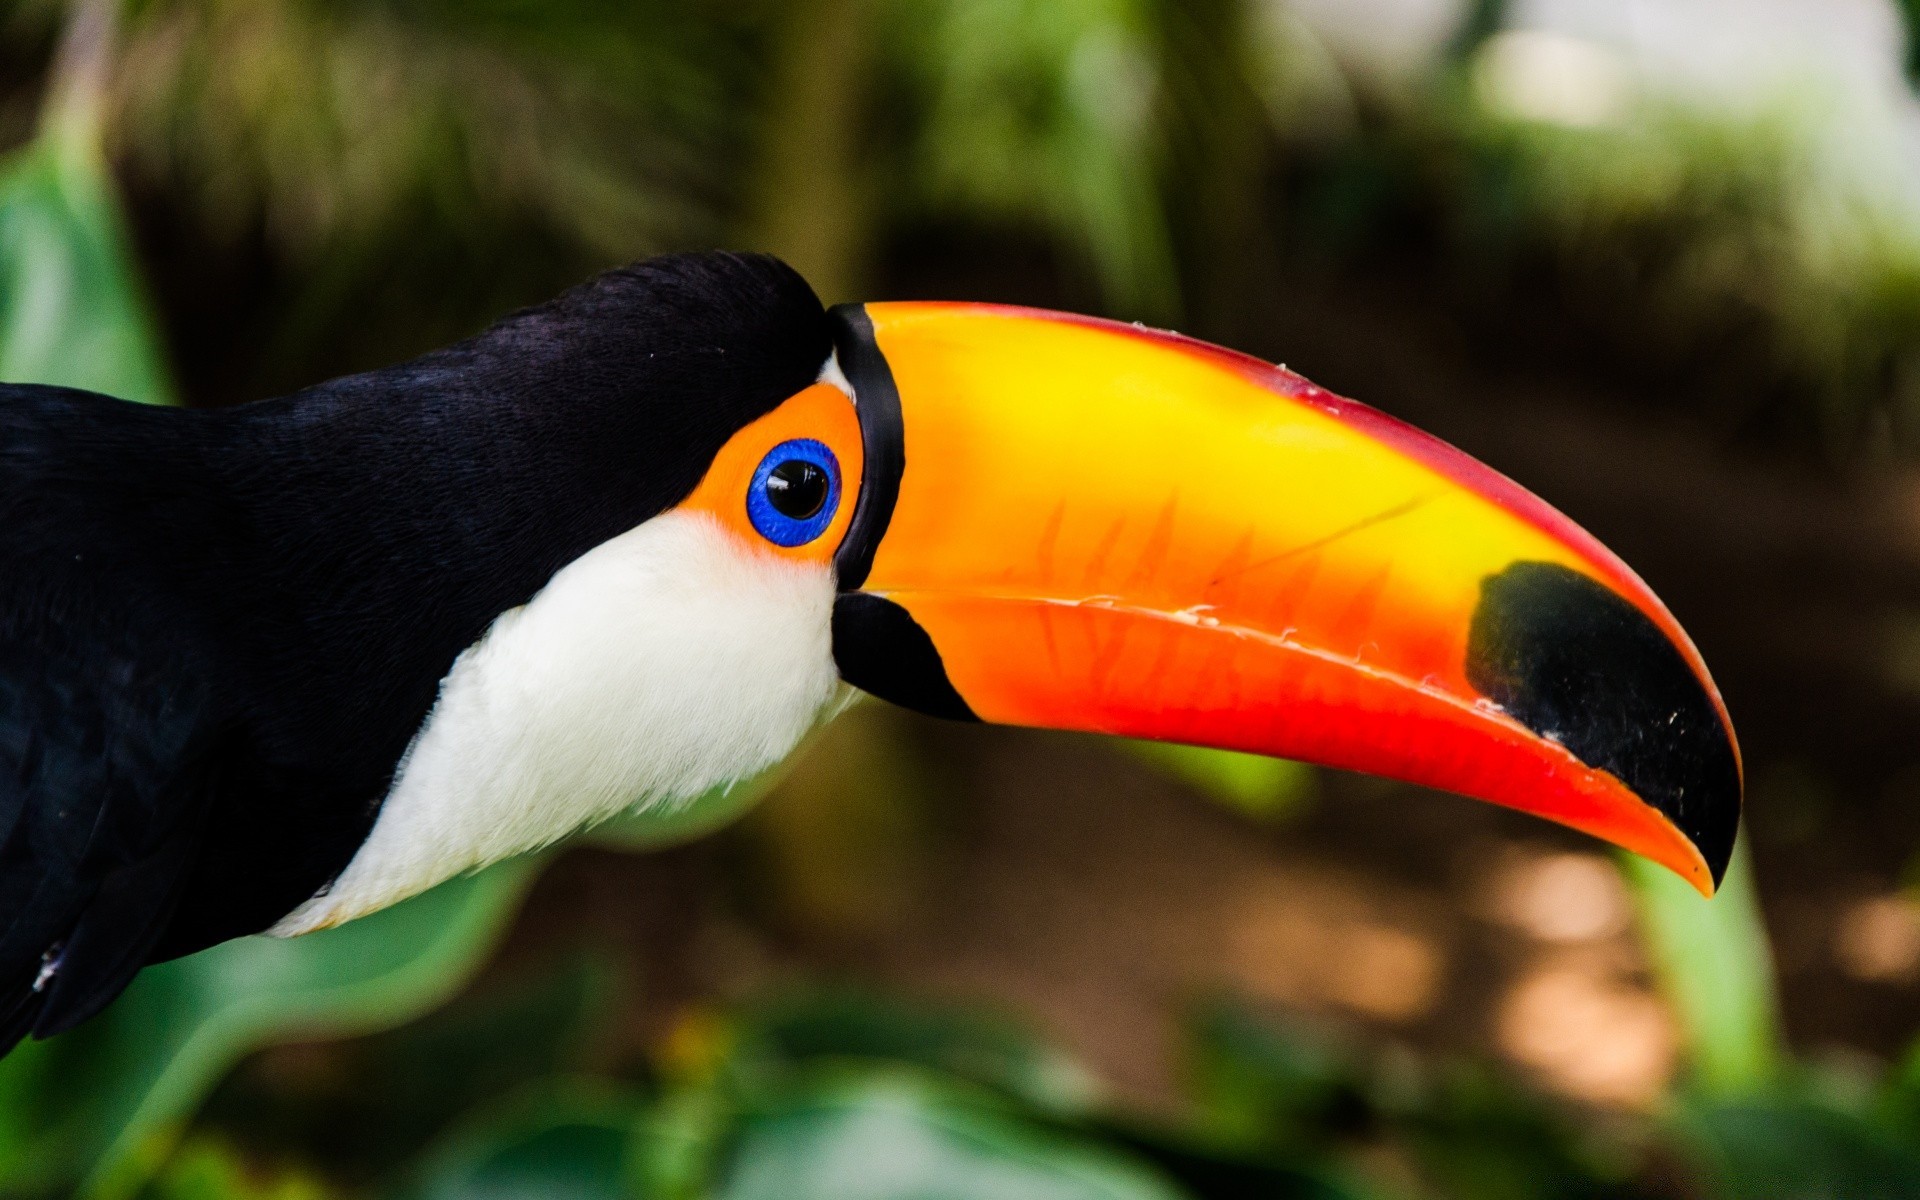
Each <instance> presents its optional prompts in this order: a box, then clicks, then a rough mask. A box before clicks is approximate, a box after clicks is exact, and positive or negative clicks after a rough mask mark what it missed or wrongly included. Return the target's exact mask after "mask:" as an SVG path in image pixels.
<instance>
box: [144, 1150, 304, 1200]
mask: <svg viewBox="0 0 1920 1200" xmlns="http://www.w3.org/2000/svg"><path fill="white" fill-rule="evenodd" d="M329 1194H330V1193H329V1192H328V1191H327V1189H326V1188H325V1187H324V1186H323V1185H322V1184H321V1183H320V1182H319V1181H318V1180H315V1179H313V1178H310V1177H308V1176H305V1175H301V1174H273V1175H268V1174H266V1173H264V1172H262V1171H261V1169H260V1166H259V1164H258V1163H254V1162H248V1161H246V1160H245V1159H244V1158H242V1157H241V1156H240V1155H239V1154H237V1153H236V1152H235V1151H234V1150H233V1149H232V1148H231V1147H229V1146H226V1145H224V1144H223V1143H220V1142H216V1141H205V1140H202V1141H195V1142H193V1143H192V1144H190V1145H188V1146H186V1147H185V1148H183V1149H182V1150H181V1151H180V1153H178V1154H176V1155H175V1156H174V1157H173V1159H172V1160H171V1161H169V1162H168V1163H167V1166H166V1170H164V1171H162V1172H161V1173H160V1175H159V1177H158V1178H156V1179H155V1180H154V1181H153V1184H152V1185H151V1186H150V1187H149V1188H148V1189H147V1192H146V1196H147V1198H148V1200H327V1197H328V1196H329Z"/></svg>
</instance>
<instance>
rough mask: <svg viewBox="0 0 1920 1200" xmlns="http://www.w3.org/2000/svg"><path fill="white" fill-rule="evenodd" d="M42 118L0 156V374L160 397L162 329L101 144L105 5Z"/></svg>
mask: <svg viewBox="0 0 1920 1200" xmlns="http://www.w3.org/2000/svg"><path fill="white" fill-rule="evenodd" d="M83 12H85V13H86V15H87V19H85V20H76V21H75V22H74V25H73V30H72V33H71V34H70V35H69V37H68V38H67V41H66V43H65V46H64V47H63V52H62V54H61V56H60V61H59V64H58V66H57V67H56V69H55V73H54V78H53V80H52V82H51V84H50V86H49V89H48V98H47V101H46V104H45V108H44V111H43V112H42V114H41V119H40V130H39V133H38V135H37V136H36V137H35V138H34V140H33V141H32V142H30V143H29V144H27V145H26V146H25V147H22V148H20V149H18V150H15V151H13V152H12V153H11V154H8V155H7V156H5V157H4V158H0V379H6V380H25V381H35V382H40V383H55V384H62V385H65V386H67V387H78V388H87V389H90V390H93V391H103V392H109V393H111V394H113V395H117V396H122V397H124V398H126V399H129V400H139V401H143V402H145V403H149V404H165V403H168V402H170V401H171V399H172V388H171V385H170V383H169V382H168V379H167V371H166V369H165V367H164V366H163V365H162V360H161V351H160V346H159V338H158V337H157V336H156V334H155V332H154V328H153V324H152V320H151V318H150V316H149V314H148V310H147V305H146V302H145V298H144V296H143V295H142V289H141V285H140V281H139V279H138V278H137V273H136V269H135V267H134V259H133V253H132V242H131V241H130V239H129V237H128V234H127V228H126V218H125V217H124V215H123V214H122V213H121V209H120V200H119V197H118V196H117V195H116V194H115V191H114V186H113V183H112V181H111V180H110V179H109V177H108V171H107V161H106V158H105V155H104V153H103V152H102V149H101V144H100V143H101V128H100V115H101V114H100V99H101V97H100V92H101V90H102V87H103V72H104V71H105V70H106V69H107V63H106V62H105V61H104V55H106V54H107V53H108V47H107V42H108V39H110V37H111V29H112V25H111V14H110V11H109V10H106V9H104V8H102V7H101V6H99V5H95V6H94V7H93V9H91V10H83Z"/></svg>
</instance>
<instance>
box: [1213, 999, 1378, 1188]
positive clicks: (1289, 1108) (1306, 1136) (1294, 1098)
mask: <svg viewBox="0 0 1920 1200" xmlns="http://www.w3.org/2000/svg"><path fill="white" fill-rule="evenodd" d="M1189 1036H1190V1038H1191V1043H1192V1045H1191V1049H1190V1051H1189V1055H1190V1059H1189V1073H1190V1079H1191V1082H1192V1087H1193V1092H1194V1099H1195V1101H1196V1104H1197V1106H1198V1109H1199V1118H1200V1125H1201V1128H1202V1129H1203V1130H1204V1131H1205V1132H1206V1133H1207V1134H1208V1136H1210V1137H1212V1138H1214V1139H1216V1140H1218V1141H1220V1142H1222V1143H1223V1144H1226V1145H1231V1146H1237V1147H1241V1148H1243V1149H1261V1150H1276V1149H1277V1150H1282V1151H1285V1152H1287V1153H1289V1154H1295V1155H1297V1154H1302V1153H1315V1152H1321V1151H1324V1150H1326V1149H1327V1147H1328V1146H1329V1145H1330V1144H1332V1142H1333V1141H1334V1140H1335V1139H1336V1138H1338V1137H1340V1136H1343V1135H1344V1133H1345V1126H1346V1125H1348V1124H1350V1123H1351V1122H1352V1120H1353V1119H1354V1114H1355V1113H1359V1112H1364V1111H1366V1109H1367V1107H1368V1100H1367V1098H1366V1096H1365V1091H1366V1085H1367V1079H1366V1075H1365V1072H1364V1070H1363V1066H1362V1064H1361V1063H1360V1062H1359V1061H1358V1060H1357V1058H1356V1056H1355V1055H1354V1053H1353V1052H1352V1050H1351V1048H1350V1047H1348V1046H1346V1045H1344V1044H1343V1043H1341V1042H1340V1041H1338V1040H1336V1039H1334V1038H1332V1037H1330V1036H1326V1035H1324V1034H1322V1033H1320V1032H1318V1031H1316V1030H1312V1029H1308V1028H1305V1027H1301V1026H1288V1025H1282V1024H1280V1023H1278V1022H1276V1021H1274V1020H1272V1019H1269V1018H1266V1017H1264V1016H1261V1015H1257V1014H1255V1013H1254V1012H1252V1011H1251V1010H1249V1009H1248V1008H1247V1006H1246V1005H1244V1004H1241V1003H1238V1002H1235V1001H1232V1000H1225V999H1222V1000H1215V1001H1212V1002H1210V1003H1208V1004H1206V1005H1205V1006H1203V1007H1202V1008H1201V1009H1200V1010H1199V1012H1198V1014H1197V1015H1196V1017H1195V1019H1194V1022H1193V1024H1192V1027H1191V1031H1190V1034H1189Z"/></svg>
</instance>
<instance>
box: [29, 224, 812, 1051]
mask: <svg viewBox="0 0 1920 1200" xmlns="http://www.w3.org/2000/svg"><path fill="white" fill-rule="evenodd" d="M830 349H831V336H830V332H829V327H828V322H827V318H826V315H825V313H824V312H823V311H822V309H821V306H820V304H819V302H818V300H817V299H816V298H815V297H814V295H813V293H812V291H811V290H810V289H809V288H808V287H807V285H806V283H805V282H804V281H803V280H801V279H800V277H799V276H798V275H796V274H795V273H794V272H793V271H791V270H790V269H788V268H787V267H786V266H784V265H783V264H781V263H779V262H777V261H775V260H773V259H769V258H765V257H758V256H742V255H726V254H707V255H686V256H671V257H666V258H660V259H654V260H651V261H649V262H646V263H642V264H639V265H636V266H633V267H629V268H625V269H623V270H618V271H614V272H610V273H608V274H606V275H603V276H601V277H600V278H598V279H596V280H594V281H593V282H591V283H588V284H586V285H583V286H582V287H579V288H576V289H574V290H573V291H571V292H568V293H566V294H565V295H563V296H561V297H560V298H559V299H557V300H555V301H553V302H552V303H550V304H547V305H544V306H542V307H539V308H534V309H529V310H527V311H524V312H521V313H518V314H516V315H514V316H512V317H509V318H507V319H505V320H503V321H502V322H500V323H499V324H498V325H495V326H494V327H492V328H491V329H488V330H487V331H485V332H484V333H481V334H479V335H478V336H476V337H474V338H471V339H469V340H468V341H465V342H462V343H460V344H458V345H455V346H452V347H450V348H448V349H445V350H441V351H437V352H435V353H432V354H429V355H426V356H425V357H423V358H419V359H416V360H414V361H412V362H409V363H405V364H402V365H400V366H395V367H390V368H387V369H385V370H380V371H375V372H371V373H368V374H364V375H356V376H351V377H348V378H344V379H338V380H334V381H332V382H330V383H325V384H322V385H320V386H318V387H314V388H311V389H308V390H306V391H303V392H300V393H298V394H296V395H292V396H287V397H284V398H280V399H275V400H267V401H261V402H259V403H256V404H251V405H246V406H243V407H240V408H235V409H229V410H223V411H215V412H192V411H174V410H158V409H150V408H142V407H139V406H136V405H132V404H128V403H124V402H122V401H118V400H112V399H108V398H105V397H100V396H95V395H91V394H88V393H83V392H75V391H69V390H64V389H56V388H43V387H32V386H21V385H6V384H0V1052H4V1050H5V1049H6V1048H7V1047H9V1046H11V1045H12V1043H13V1042H14V1041H15V1040H17V1039H18V1038H19V1037H21V1036H23V1035H24V1034H26V1033H28V1032H32V1033H37V1034H39V1035H42V1036H45V1035H48V1034H51V1033H55V1032H58V1031H60V1030H63V1029H65V1028H68V1027H70V1026H72V1025H73V1024H75V1023H77V1022H78V1021H81V1020H83V1019H85V1018H86V1017H87V1016H89V1015H91V1014H92V1013H94V1012H96V1011H97V1010H98V1009H99V1008H100V1007H102V1006H103V1005H104V1004H105V1003H106V1002H107V1001H109V1000H111V999H112V998H113V996H115V995H116V994H118V992H119V991H120V990H121V989H122V988H123V987H125V985H126V983H127V982H128V981H129V980H130V979H131V978H132V976H133V974H134V973H135V972H136V971H137V970H138V969H139V968H140V967H141V966H142V965H144V964H146V963H148V962H153V961H158V960H161V959H165V958H168V957H173V956H175V955H179V954H184V953H188V952H190V951H193V950H197V949H200V948H202V947H205V946H208V945H211V944H213V943H215V942H219V941H222V940H224V939H227V938H230V937H234V936H237V935H240V934H245V933H252V932H256V931H259V930H261V929H264V928H266V927H268V926H270V925H271V924H273V923H274V922H275V921H276V920H278V919H279V918H280V917H281V916H283V915H285V914H286V913H287V912H289V911H290V910H292V909H293V908H294V907H296V906H297V905H298V904H300V903H301V902H302V901H304V900H306V899H307V898H308V897H310V896H311V895H313V894H314V893H316V892H317V891H318V890H320V889H321V888H322V887H323V886H325V885H326V883H327V882H328V881H329V880H330V879H332V878H333V877H334V876H335V875H336V874H337V873H338V872H339V871H340V870H341V869H342V868H343V867H344V866H345V865H346V863H347V861H348V860H349V859H350V858H351V857H352V855H353V852H354V851H355V850H356V849H357V848H358V847H359V845H360V843H361V842H362V841H363V840H364V839H365V837H366V835H367V833H368V831H369V829H370V828H371V826H372V823H373V819H374V817H375V815H376V813H377V810H378V805H379V803H380V800H381V798H382V797H383V796H384V795H385V793H386V790H387V787H388V785H389V783H390V781H391V778H392V775H393V770H394V767H395V766H396V764H397V763H398V761H399V759H400V756H401V755H402V753H403V752H404V751H405V748H406V746H407V744H408V742H409V740H410V739H411V738H412V736H413V735H414V733H415V732H416V730H418V728H419V727H420V725H421V723H422V721H423V720H424V719H425V717H426V715H427V713H428V711H429V710H430V708H431V706H432V704H433V701H434V698H435V695H436V690H437V687H438V684H439V681H440V680H441V678H442V677H443V676H444V675H445V674H446V672H447V670H448V668H449V667H450V666H451V665H452V663H453V660H454V658H455V657H456V656H457V655H458V654H459V653H460V652H461V651H462V650H463V649H465V648H466V647H467V646H469V645H471V644H472V643H473V642H474V641H475V640H476V639H477V638H478V637H479V636H480V634H481V633H482V632H483V631H484V630H485V629H486V627H487V626H488V625H489V624H490V623H491V622H492V621H493V619H494V618H495V617H497V616H498V615H499V614H500V613H502V612H504V611H505V610H507V609H509V608H512V607H514V606H516V605H519V604H522V603H524V602H526V601H527V600H528V599H530V598H531V597H532V596H533V595H534V593H535V592H537V591H538V590H539V589H540V587H541V586H542V585H543V584H544V583H545V582H546V581H547V580H548V579H549V578H550V577H551V576H552V575H553V573H554V572H555V571H556V570H558V569H559V568H560V567H562V566H564V565H565V564H566V563H568V562H570V561H571V560H573V559H574V558H577V557H579V556H580V555H581V554H583V553H585V552H586V551H587V550H589V549H591V548H593V547H594V546H596V545H598V544H600V543H601V542H604V541H606V540H608V539H609V538H612V537H614V536H616V535H618V534H620V533H622V532H624V531H626V530H627V529H630V528H632V527H633V526H635V525H638V524H640V523H641V522H643V521H645V520H646V519H648V518H649V517H651V516H653V515H655V514H657V513H659V512H661V511H663V510H664V509H666V508H669V507H671V506H672V505H674V504H675V503H677V502H678V501H679V500H681V499H683V498H684V497H685V496H686V495H687V494H688V493H689V492H690V491H691V490H692V489H693V487H694V485H695V484H696V483H698V481H699V479H700V477H701V475H702V474H703V473H704V472H705V470H706V467H707V465H708V463H709V461H710V460H711V458H712V456H713V454H714V453H715V452H716V451H717V450H718V449H719V447H720V446H721V445H723V444H724V443H725V442H726V440H727V439H728V438H729V437H730V436H731V435H732V434H733V433H734V432H736V431H737V430H739V429H740V428H741V427H742V426H744V425H745V424H747V423H748V422H750V421H752V420H753V419H755V418H756V417H758V416H760V415H762V414H764V413H766V412H768V411H770V410H771V409H773V408H774V407H775V406H777V405H778V404H779V403H780V402H781V401H783V400H784V399H786V398H787V397H788V396H790V395H792V394H793V393H795V392H797V391H799V390H800V389H802V388H804V387H805V386H807V384H809V383H811V382H812V381H813V379H814V378H815V377H816V376H817V374H818V372H819V370H820V368H821V365H822V364H823V363H824V361H825V360H826V358H827V356H828V353H829V351H830Z"/></svg>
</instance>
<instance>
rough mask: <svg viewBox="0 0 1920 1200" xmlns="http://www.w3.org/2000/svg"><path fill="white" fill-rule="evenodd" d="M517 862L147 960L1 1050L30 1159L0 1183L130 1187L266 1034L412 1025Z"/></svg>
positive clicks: (483, 938) (4, 1088) (504, 893)
mask: <svg viewBox="0 0 1920 1200" xmlns="http://www.w3.org/2000/svg"><path fill="white" fill-rule="evenodd" d="M537 862H538V860H537V859H534V858H522V859H515V860H512V861H510V862H506V863H502V864H500V865H498V866H496V867H493V868H492V869H490V870H488V871H485V872H482V873H481V874H478V875H473V876H468V877H465V878H461V879H456V880H453V881H451V882H448V883H444V884H442V885H440V886H439V887H437V888H435V889H433V890H432V891H430V892H427V893H425V894H423V895H420V896H416V897H415V898H413V899H412V900H408V901H406V902H405V903H402V904H398V905H395V906H394V907H392V908H389V909H386V910H384V911H382V912H378V913H375V914H373V915H371V916H368V917H363V918H361V919H360V920H357V921H352V922H349V923H347V924H345V925H342V926H340V927H338V928H336V929H330V930H326V931H324V932H320V933H314V934H309V935H307V936H305V937H301V938H294V939H291V940H281V939H277V938H268V937H251V938H241V939H238V940H236V941H231V942H227V943H224V944H223V945H220V946H216V947H214V948H212V949H210V950H205V951H202V952H201V953H199V954H195V955H192V956H189V957H187V958H182V959H176V960H175V961H173V962H169V963H162V964H160V965H159V966H155V967H149V968H148V969H147V970H145V971H143V972H142V973H141V974H140V976H139V978H137V979H135V980H134V982H133V984H132V986H130V987H129V988H128V989H127V990H126V992H125V993H124V994H123V995H122V996H121V997H120V999H119V1000H117V1001H115V1002H114V1004H113V1005H112V1007H110V1008H108V1009H107V1011H106V1012H104V1013H102V1014H101V1015H100V1016H99V1017H96V1018H95V1019H94V1020H92V1021H90V1022H88V1023H87V1024H85V1025H83V1026H81V1027H80V1028H79V1029H77V1030H75V1031H74V1032H72V1033H69V1034H66V1035H64V1036H62V1037H59V1038H56V1039H54V1040H52V1041H50V1042H43V1043H30V1044H27V1045H24V1046H22V1047H21V1048H20V1049H19V1050H18V1051H16V1052H15V1053H13V1054H11V1055H9V1056H8V1057H7V1058H6V1059H5V1060H0V1097H10V1098H11V1103H12V1104H13V1105H15V1106H17V1107H12V1108H10V1110H8V1111H4V1112H0V1128H4V1127H11V1128H13V1129H14V1130H15V1131H16V1134H15V1136H17V1137H19V1138H21V1139H22V1140H23V1142H24V1144H25V1146H26V1147H27V1153H26V1154H25V1155H24V1156H23V1157H21V1158H18V1159H13V1160H10V1161H7V1162H5V1163H0V1191H4V1190H6V1189H7V1188H8V1187H10V1186H11V1187H17V1188H22V1189H24V1188H27V1187H42V1188H46V1187H59V1186H62V1185H63V1184H65V1183H70V1182H71V1181H73V1180H76V1179H83V1180H84V1186H83V1189H82V1190H83V1192H84V1193H85V1194H90V1195H94V1196H119V1195H126V1194H128V1193H129V1192H131V1191H132V1190H133V1188H134V1187H136V1186H137V1185H138V1184H139V1182H140V1181H141V1180H142V1179H144V1178H145V1177H147V1176H148V1175H150V1174H151V1172H152V1170H153V1169H154V1168H155V1166H156V1165H157V1164H158V1163H159V1162H160V1161H161V1159H163V1158H164V1156H165V1154H166V1153H167V1151H168V1150H169V1149H170V1148H171V1147H172V1145H173V1144H174V1142H175V1141H176V1140H177V1138H178V1136H179V1133H180V1130H181V1127H182V1125H183V1123H184V1122H185V1120H186V1119H187V1118H188V1117H189V1116H190V1115H191V1114H192V1112H193V1111H194V1109H195V1107H196V1106H197V1105H198V1104H199V1102H200V1101H201V1099H202V1098H203V1097H204V1096H205V1095H206V1092H207V1090H208V1089H209V1088H210V1087H211V1086H212V1085H213V1083H214V1082H215V1081H217V1080H218V1079H219V1078H220V1076H221V1075H223V1074H224V1073H225V1072H226V1071H227V1070H228V1069H229V1068H230V1067H232V1065H233V1064H234V1063H235V1062H236V1061H238V1060H239V1058H240V1057H241V1056H243V1055H245V1054H246V1053H248V1052H249V1051H252V1050H254V1049H256V1048H258V1047H260V1046H264V1045H267V1044H270V1043H273V1042H279V1041H287V1040H295V1039H307V1038H324V1037H339V1036H344V1035H347V1034H354V1033H364V1032H368V1031H371V1030H374V1029H380V1028H386V1027H389V1026H392V1025H396V1024H399V1023H400V1022H402V1021H406V1020H409V1019H411V1018H413V1017H414V1016H417V1015H418V1014H420V1013H422V1012H425V1011H427V1010H428V1009H431V1008H433V1007H435V1006H437V1005H439V1004H440V1003H442V1002H443V1001H445V1000H446V999H447V997H448V996H450V995H451V994H452V993H453V992H454V991H456V990H457V989H458V988H459V987H460V986H461V985H462V984H464V983H465V982H466V980H467V979H468V978H469V977H470V976H471V975H472V974H473V972H474V971H475V970H476V969H477V968H478V967H479V965H480V963H481V962H482V960H483V959H484V957H485V955H486V953H487V951H488V949H489V948H490V947H491V946H492V945H493V944H494V942H495V940H496V938H497V936H498V934H499V933H500V931H501V930H502V929H503V928H504V927H505V926H506V923H507V921H508V919H509V918H510V917H511V916H512V914H513V912H514V909H515V907H516V905H517V903H518V901H519V898H520V896H521V894H522V893H523V891H524V889H525V887H526V885H527V883H528V882H529V881H530V880H531V879H532V877H533V874H534V872H535V869H536V865H537Z"/></svg>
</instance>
